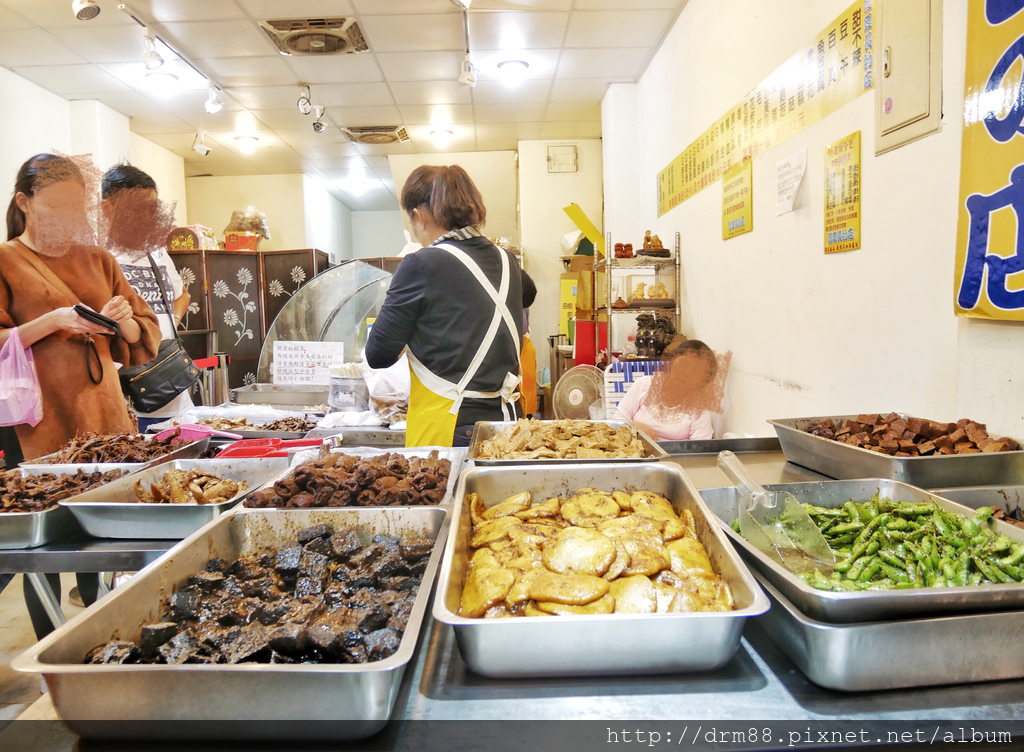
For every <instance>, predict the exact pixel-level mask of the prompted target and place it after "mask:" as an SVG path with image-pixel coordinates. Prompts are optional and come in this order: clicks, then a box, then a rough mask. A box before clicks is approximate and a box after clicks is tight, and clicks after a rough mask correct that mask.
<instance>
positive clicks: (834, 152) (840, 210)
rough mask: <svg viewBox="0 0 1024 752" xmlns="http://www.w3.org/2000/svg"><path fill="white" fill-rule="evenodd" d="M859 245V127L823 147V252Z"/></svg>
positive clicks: (851, 249) (834, 251)
mask: <svg viewBox="0 0 1024 752" xmlns="http://www.w3.org/2000/svg"><path fill="white" fill-rule="evenodd" d="M858 248H860V131H856V132H854V133H851V134H850V135H849V136H847V137H846V138H841V139H839V140H838V141H836V142H834V143H831V144H829V145H828V146H826V147H825V253H837V252H839V251H855V250H857V249H858Z"/></svg>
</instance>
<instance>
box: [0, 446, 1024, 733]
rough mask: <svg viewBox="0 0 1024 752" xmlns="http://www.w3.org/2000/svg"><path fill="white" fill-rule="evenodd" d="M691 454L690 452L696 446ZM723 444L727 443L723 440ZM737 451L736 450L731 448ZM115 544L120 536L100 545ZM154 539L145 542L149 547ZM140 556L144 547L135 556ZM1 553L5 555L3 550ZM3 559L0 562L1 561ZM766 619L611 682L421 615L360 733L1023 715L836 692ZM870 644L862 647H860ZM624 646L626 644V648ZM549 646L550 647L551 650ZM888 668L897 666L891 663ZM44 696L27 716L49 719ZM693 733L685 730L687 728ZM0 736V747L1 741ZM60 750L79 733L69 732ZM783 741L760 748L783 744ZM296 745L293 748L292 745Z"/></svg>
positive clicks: (806, 473)
mask: <svg viewBox="0 0 1024 752" xmlns="http://www.w3.org/2000/svg"><path fill="white" fill-rule="evenodd" d="M693 448H694V449H696V448H698V447H693ZM720 448H722V447H719V446H716V447H714V448H713V451H712V452H711V453H707V454H698V453H690V454H685V455H680V454H675V455H672V456H670V457H669V458H667V459H665V460H662V462H671V463H675V464H676V465H678V466H679V467H681V468H682V469H683V471H684V473H685V475H686V477H687V478H688V479H689V481H690V482H692V483H693V485H695V486H696V487H697V488H698V489H707V488H716V487H722V486H724V485H726V483H727V481H726V478H725V476H724V475H723V474H721V472H720V471H719V470H718V469H717V466H716V455H715V454H714V453H713V452H714V451H717V450H718V449H720ZM726 448H727V447H726ZM737 448H739V447H737ZM750 448H751V449H754V450H755V451H748V452H745V453H743V455H742V459H743V462H744V464H745V465H746V466H747V467H748V469H749V470H750V472H751V473H752V474H753V476H754V477H755V479H756V480H758V481H759V482H760V483H762V484H778V483H799V482H809V481H817V480H827V479H826V478H824V476H821V475H818V474H817V473H814V472H812V471H810V470H807V469H806V468H803V467H800V466H798V465H795V464H792V463H789V462H787V461H786V458H785V456H784V455H783V454H782V453H781V452H780V451H778V450H769V451H757V450H758V449H760V447H757V446H752V447H750ZM108 543H116V544H117V545H121V546H123V545H124V543H125V542H123V541H121V542H108ZM155 543H156V542H155V541H150V542H148V544H149V545H153V544H155ZM137 555H139V556H142V555H143V554H141V553H140V554H137ZM6 556H10V554H7V555H6ZM4 561H5V559H3V558H0V564H2V563H3V562H4ZM767 624H769V620H768V617H767V616H765V617H758V618H753V619H749V620H747V622H746V626H745V628H744V631H743V637H742V639H741V641H740V645H739V649H738V650H737V652H736V654H735V655H734V656H733V657H732V659H731V660H729V661H728V662H727V663H726V664H725V666H724V667H722V668H721V669H719V670H716V671H711V672H706V673H698V674H670V675H662V676H635V677H634V676H625V677H624V676H616V677H600V676H596V677H595V676H588V677H576V678H573V677H559V678H528V679H499V678H488V677H484V676H481V675H478V674H475V673H473V672H472V671H470V670H469V669H468V667H467V665H466V663H465V662H464V661H463V659H462V656H461V655H460V653H459V649H458V645H457V643H456V638H455V633H454V631H453V629H452V627H451V626H448V625H446V624H442V623H440V622H437V621H435V620H433V619H432V618H430V616H429V615H428V616H427V617H426V618H425V619H424V624H423V628H422V631H421V633H420V640H419V644H418V646H417V648H416V652H415V654H414V656H413V658H412V662H411V664H410V666H409V670H408V671H407V672H406V674H405V676H404V678H403V680H402V683H401V686H400V688H399V692H398V697H397V700H396V703H395V707H394V712H393V713H392V716H391V717H392V721H391V723H389V724H388V726H386V727H385V729H384V731H383V732H381V734H380V735H378V736H376V737H374V738H373V739H371V740H367V745H368V747H369V748H373V749H378V748H379V749H412V748H414V746H415V745H414V744H413V743H412V742H411V741H410V739H409V738H408V736H407V735H405V734H403V732H401V731H400V730H399V729H400V724H398V723H396V721H399V720H426V721H441V720H461V721H495V720H518V719H534V720H585V719H603V720H612V719H623V720H626V719H629V720H636V719H645V720H647V721H659V720H665V721H667V720H682V721H685V720H687V719H692V720H698V719H709V718H714V719H720V720H722V721H729V720H751V721H753V720H758V721H767V720H769V719H771V720H776V721H780V722H781V721H787V720H803V721H813V720H829V721H844V720H847V721H856V720H865V719H871V720H873V721H898V720H916V721H925V720H929V719H933V720H935V721H937V722H938V721H949V720H950V719H957V720H964V721H967V720H976V721H983V720H1001V719H1003V720H1005V719H1013V718H1021V717H1024V680H1011V681H995V682H982V683H974V684H961V685H951V686H933V687H924V688H907V689H895V690H889V691H884V692H836V691H831V690H828V689H823V688H821V687H819V686H817V685H815V684H814V683H812V682H811V681H810V680H809V679H808V678H807V677H806V676H805V675H804V674H803V673H802V672H801V671H800V670H799V669H798V668H797V666H796V665H795V664H794V662H793V661H792V660H790V659H789V658H788V657H787V656H786V655H785V654H783V652H782V651H781V649H780V648H779V646H778V644H777V643H776V642H775V641H774V640H773V639H772V637H771V636H769V634H768V633H767V632H766V631H765V626H766V625H767ZM861 647H862V649H869V646H861ZM625 648H628V646H624V649H625ZM551 649H553V650H554V649H558V648H557V646H556V645H552V646H551ZM892 670H893V671H900V670H901V669H900V666H899V665H894V666H893V669H892ZM55 717H56V715H55V712H54V710H53V707H52V705H51V704H50V703H49V696H48V695H47V696H44V697H43V698H42V699H41V700H40V701H39V702H37V703H36V704H35V705H33V706H32V707H31V708H30V709H29V710H28V711H27V712H26V713H25V714H24V715H23V718H35V719H44V718H51V719H52V718H55ZM691 731H692V729H691ZM2 738H3V737H2V736H0V742H2ZM60 744H61V746H57V747H54V748H56V749H68V750H71V749H73V748H74V746H75V744H76V738H75V737H74V736H73V735H72V734H71V733H70V732H65V736H64V738H63V741H61V742H60ZM785 746H786V745H785V744H784V743H780V744H778V745H774V742H773V743H772V744H768V745H764V746H762V747H760V748H761V749H776V748H784V747H785ZM293 748H295V745H293Z"/></svg>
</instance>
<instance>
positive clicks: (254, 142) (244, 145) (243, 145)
mask: <svg viewBox="0 0 1024 752" xmlns="http://www.w3.org/2000/svg"><path fill="white" fill-rule="evenodd" d="M235 143H236V144H237V145H238V150H239V151H240V152H242V153H243V154H252V153H253V152H254V151H256V147H257V146H258V145H259V143H260V140H259V139H258V138H256V136H235Z"/></svg>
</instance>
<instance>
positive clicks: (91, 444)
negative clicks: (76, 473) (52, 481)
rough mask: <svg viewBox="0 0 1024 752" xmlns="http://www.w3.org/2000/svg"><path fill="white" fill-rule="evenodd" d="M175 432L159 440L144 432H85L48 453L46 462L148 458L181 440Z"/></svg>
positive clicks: (66, 462)
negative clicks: (51, 453)
mask: <svg viewBox="0 0 1024 752" xmlns="http://www.w3.org/2000/svg"><path fill="white" fill-rule="evenodd" d="M185 443H188V442H184V441H182V439H181V438H180V437H179V436H178V434H177V433H174V434H172V435H171V436H168V437H167V438H166V439H163V440H162V441H157V440H156V439H147V438H146V437H145V436H144V435H143V434H141V433H136V434H131V433H119V434H106V435H103V434H97V433H87V434H84V435H82V436H76V437H75V438H73V439H72V440H71V441H69V442H68V443H67V444H65V445H64V446H63V447H61V448H60V449H58V450H57V452H56V453H55V454H54V455H52V456H50V457H47V463H48V464H51V465H57V464H87V463H93V462H149V461H150V460H152V459H156V458H157V457H163V456H164V455H165V454H170V453H171V452H172V451H174V450H175V449H177V448H178V447H179V446H181V445H182V444H185Z"/></svg>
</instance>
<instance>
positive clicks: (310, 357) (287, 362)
mask: <svg viewBox="0 0 1024 752" xmlns="http://www.w3.org/2000/svg"><path fill="white" fill-rule="evenodd" d="M344 362H345V343H344V342H298V341H289V340H277V341H276V342H275V343H274V383H275V384H330V383H331V366H337V365H341V364H342V363H344Z"/></svg>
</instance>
